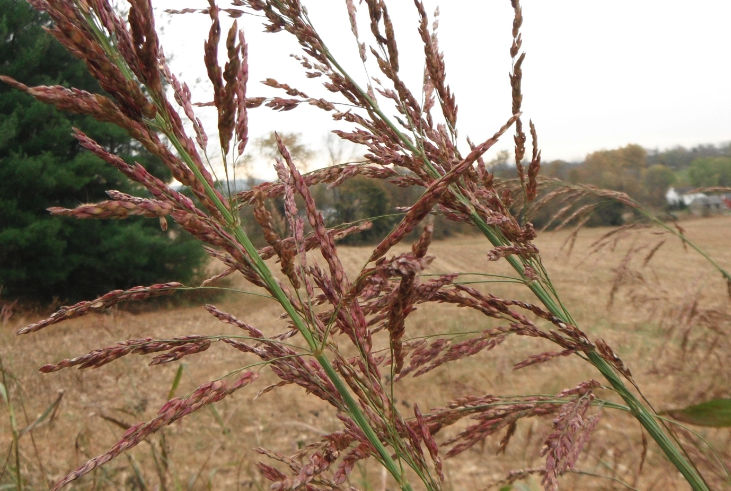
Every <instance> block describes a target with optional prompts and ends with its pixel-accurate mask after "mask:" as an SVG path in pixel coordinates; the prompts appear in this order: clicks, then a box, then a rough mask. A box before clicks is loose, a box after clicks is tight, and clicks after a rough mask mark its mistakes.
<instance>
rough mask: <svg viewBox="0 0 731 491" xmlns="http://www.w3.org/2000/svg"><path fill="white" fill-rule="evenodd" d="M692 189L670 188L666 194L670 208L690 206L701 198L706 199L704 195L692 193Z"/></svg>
mask: <svg viewBox="0 0 731 491" xmlns="http://www.w3.org/2000/svg"><path fill="white" fill-rule="evenodd" d="M691 190H692V188H678V189H675V188H672V187H671V188H670V189H668V192H667V193H665V199H666V200H667V202H668V204H669V205H670V206H690V204H691V203H692V202H693V201H695V200H696V199H699V198H705V197H706V195H705V194H703V193H690V192H689V191H691Z"/></svg>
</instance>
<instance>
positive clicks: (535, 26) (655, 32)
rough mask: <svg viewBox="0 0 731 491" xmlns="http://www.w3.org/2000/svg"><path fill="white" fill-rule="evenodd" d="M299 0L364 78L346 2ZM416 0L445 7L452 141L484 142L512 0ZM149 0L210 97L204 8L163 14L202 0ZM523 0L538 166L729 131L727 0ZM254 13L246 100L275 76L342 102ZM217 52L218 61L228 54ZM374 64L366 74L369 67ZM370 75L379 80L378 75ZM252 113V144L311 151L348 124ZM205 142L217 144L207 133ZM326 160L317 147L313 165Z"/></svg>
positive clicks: (174, 49)
mask: <svg viewBox="0 0 731 491" xmlns="http://www.w3.org/2000/svg"><path fill="white" fill-rule="evenodd" d="M303 1H304V3H305V5H306V6H307V8H308V10H309V12H310V16H311V18H312V20H313V22H314V24H315V27H316V28H317V29H318V31H319V32H320V34H321V36H322V37H323V38H324V40H325V43H326V44H327V45H328V46H329V47H330V49H331V50H332V51H333V52H334V53H335V56H336V57H337V58H339V59H340V60H342V64H343V65H344V66H345V67H346V69H347V70H348V71H349V72H350V73H351V74H352V75H354V76H356V77H357V78H358V79H359V81H360V82H361V85H365V84H364V81H365V74H364V71H363V69H362V67H361V65H360V60H359V58H358V55H357V48H356V44H355V41H354V40H353V38H352V36H351V34H350V26H349V23H348V19H347V12H346V7H345V2H344V1H342V0H337V1H336V0H316V1H312V0H310V1H307V0H303ZM356 4H357V1H356ZM425 4H426V6H427V11H428V12H429V13H430V16H431V13H432V12H433V11H434V9H435V8H436V6H439V7H440V10H441V16H440V27H439V33H440V34H439V37H440V43H441V48H442V50H443V51H444V54H445V60H446V67H447V81H448V83H449V84H450V86H451V87H452V90H453V92H454V93H455V94H456V97H457V103H458V105H459V115H458V129H459V136H460V137H461V138H462V139H464V137H466V136H470V137H471V138H472V140H475V141H478V140H484V139H485V138H487V137H489V136H490V135H492V134H493V133H494V131H495V130H496V129H497V128H498V127H499V126H500V125H502V124H503V123H504V122H505V121H506V120H507V119H508V117H509V116H510V86H509V81H508V72H509V70H510V66H511V65H510V63H511V61H510V55H509V53H508V50H509V47H510V43H511V28H512V15H513V13H512V8H511V7H510V2H509V1H508V0H499V1H498V0H482V1H474V0H471V1H467V0H449V1H441V2H439V1H434V0H426V1H425ZM154 5H155V6H156V9H158V10H159V16H158V23H160V24H161V25H165V27H164V35H163V36H162V40H163V45H164V48H165V51H166V53H167V54H168V56H172V57H173V61H172V63H171V66H172V69H173V71H174V72H175V73H176V74H178V75H181V79H182V80H185V81H187V82H188V84H189V85H191V88H192V90H193V94H194V95H193V98H194V101H208V100H211V99H212V97H211V96H209V95H207V94H208V92H207V87H208V85H207V78H206V75H205V68H204V66H203V62H202V59H203V40H204V39H205V38H206V36H207V32H208V28H209V26H210V21H209V19H208V17H207V16H205V15H200V14H188V15H183V16H169V15H167V14H163V13H162V10H163V9H164V8H176V9H181V8H184V7H194V8H204V7H206V6H207V2H204V1H202V0H159V1H157V2H154ZM387 5H388V7H389V12H390V14H391V16H392V18H393V19H394V25H395V29H396V35H397V38H398V41H399V52H400V63H401V71H400V75H401V76H402V77H403V78H404V79H405V81H406V83H407V84H408V85H409V86H410V87H411V90H412V91H413V92H415V93H420V92H421V91H420V87H421V74H422V70H423V56H422V55H423V51H422V47H421V44H420V39H419V36H418V33H417V31H416V29H417V22H418V16H417V13H416V9H415V7H414V5H413V3H412V1H410V0H391V1H389V2H387ZM522 5H523V15H524V18H525V21H524V23H523V27H522V32H523V50H524V51H526V52H527V57H526V61H525V63H524V65H523V93H524V99H523V111H524V117H525V119H526V120H527V119H528V118H531V119H532V120H533V121H534V123H535V124H536V127H537V129H538V137H539V143H540V147H541V148H542V150H543V160H544V162H546V161H550V160H553V159H565V160H580V159H583V157H584V156H585V155H586V154H587V153H589V152H592V151H595V150H600V149H609V148H617V147H620V146H623V145H626V144H628V143H638V144H640V145H642V146H644V147H646V148H660V149H663V148H668V147H672V146H675V145H684V146H692V145H696V144H700V143H721V142H725V141H729V140H731V63H730V62H729V61H730V60H731V28H729V19H731V1H729V0H694V1H693V2H688V1H684V2H681V1H672V0H614V1H612V2H609V1H596V0H594V1H590V0H561V1H558V0H553V1H550V0H523V1H522ZM221 6H225V5H223V4H221ZM359 16H360V20H359V22H360V33H361V39H370V38H369V37H367V35H369V34H370V30H369V28H368V24H367V8H366V6H365V5H364V4H363V5H360V8H359ZM261 20H262V19H258V18H254V17H249V16H246V17H244V18H242V19H239V24H240V25H243V26H244V29H245V32H246V36H247V40H248V42H249V56H250V61H249V63H250V84H249V87H248V94H249V96H258V95H262V96H271V95H274V94H275V93H276V94H277V95H280V96H282V97H287V96H286V95H285V94H284V93H283V92H281V91H277V92H274V91H273V90H271V89H269V88H268V87H264V86H263V85H261V84H259V83H258V82H259V81H261V80H264V79H265V78H267V77H272V78H275V79H277V80H278V81H279V82H282V83H289V84H290V85H292V86H294V87H297V88H298V89H300V90H302V91H304V92H306V93H307V94H308V95H310V96H312V97H318V98H319V97H324V98H326V99H328V100H332V101H335V100H339V99H337V98H336V96H335V95H334V94H331V93H329V92H328V91H326V90H325V89H324V88H322V87H321V86H320V85H318V80H319V79H314V80H308V79H306V78H305V77H304V76H303V72H302V69H301V67H300V65H299V64H298V63H297V62H296V61H295V60H293V59H292V58H289V57H288V55H289V54H290V53H298V54H299V52H300V51H299V46H298V45H297V44H296V43H295V42H294V41H293V39H292V38H291V36H290V35H289V34H287V33H284V32H282V33H277V34H267V33H263V32H262V27H261V23H260V21H261ZM430 20H431V19H430ZM225 22H228V21H225ZM224 29H227V25H226V24H225V25H224ZM224 35H225V31H224ZM219 59H220V60H223V59H224V56H223V53H221V56H220V57H219ZM369 61H373V57H372V56H371V57H369ZM370 69H371V74H372V75H373V74H376V73H377V70H376V69H375V68H373V67H370ZM376 76H377V75H376ZM378 78H380V79H381V80H382V81H384V82H385V77H383V76H381V77H378ZM196 81H198V83H196ZM199 112H200V113H201V115H202V116H203V120H204V123H205V126H206V128H207V129H208V133H209V136H211V135H212V134H213V133H214V132H215V115H214V114H213V113H212V112H211V110H210V109H207V110H199ZM249 114H250V123H251V124H250V128H249V132H250V137H251V138H252V139H253V138H256V137H258V136H262V135H266V134H268V133H269V132H270V131H272V130H277V131H284V132H292V131H294V132H300V133H302V134H303V137H304V140H305V141H306V142H307V143H308V144H309V145H310V146H311V147H312V148H313V149H316V150H317V149H321V148H322V145H323V140H324V138H325V136H326V134H327V133H328V132H329V131H330V130H332V129H335V128H340V129H348V127H349V126H348V125H347V124H345V125H343V124H342V123H335V122H333V121H332V120H331V119H330V116H329V113H325V112H324V111H321V110H319V109H315V108H310V107H308V106H305V105H302V106H300V107H299V108H297V109H294V110H292V111H289V112H285V113H275V112H274V111H272V110H270V109H268V108H264V107H262V108H259V109H255V110H252V111H250V113H249ZM511 139H512V138H510V136H509V135H506V136H504V137H503V141H501V142H500V143H499V144H498V145H497V146H496V147H495V149H494V150H493V154H494V152H496V151H498V150H500V149H509V148H512V146H511V142H510V140H511ZM211 140H212V143H214V144H215V142H216V139H215V137H214V138H211ZM318 162H319V165H318ZM324 163H325V157H324V155H323V156H322V157H321V158H316V159H315V162H313V166H315V167H317V166H320V165H324ZM255 173H256V174H257V175H258V176H261V177H271V176H272V173H271V166H270V164H268V163H266V162H257V167H256V169H255Z"/></svg>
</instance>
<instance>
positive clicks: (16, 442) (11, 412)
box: [0, 356, 23, 491]
mask: <svg viewBox="0 0 731 491" xmlns="http://www.w3.org/2000/svg"><path fill="white" fill-rule="evenodd" d="M0 372H2V377H3V392H4V394H3V395H4V396H5V397H4V399H5V403H6V404H7V406H8V417H9V418H10V431H11V432H12V436H13V442H12V445H13V449H14V457H15V479H16V485H17V489H18V491H23V476H22V474H21V472H20V435H19V432H18V424H17V421H16V418H15V409H14V408H13V404H12V403H11V402H10V388H9V387H8V378H7V376H6V374H5V367H4V366H3V358H2V356H0Z"/></svg>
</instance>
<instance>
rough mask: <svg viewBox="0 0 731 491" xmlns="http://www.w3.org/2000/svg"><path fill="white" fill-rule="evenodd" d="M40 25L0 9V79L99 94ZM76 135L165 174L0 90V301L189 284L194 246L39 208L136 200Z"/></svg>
mask: <svg viewBox="0 0 731 491" xmlns="http://www.w3.org/2000/svg"><path fill="white" fill-rule="evenodd" d="M45 25H48V19H47V17H45V16H44V15H43V14H39V13H38V12H36V11H35V10H34V9H32V8H31V7H30V6H29V5H28V4H27V3H26V2H25V1H22V0H0V73H2V74H4V75H9V76H11V77H13V78H15V79H16V80H19V81H21V82H23V83H24V84H26V85H28V86H35V85H56V84H57V85H64V86H67V87H78V88H81V89H84V90H87V91H89V92H97V93H98V92H101V89H100V87H99V86H98V84H97V83H96V81H95V80H94V79H93V78H92V77H91V76H90V75H89V74H88V73H87V71H86V67H85V65H84V63H83V62H81V61H79V60H77V59H76V58H74V57H73V56H71V55H70V54H69V53H68V52H67V51H66V50H65V49H64V48H63V47H62V46H61V45H60V44H58V43H57V42H56V41H55V40H54V39H53V38H52V37H51V36H50V35H48V34H47V33H46V32H44V30H43V27H44V26H45ZM72 127H78V128H80V129H81V130H82V131H84V132H85V133H86V134H88V135H89V136H91V137H92V138H94V139H95V140H96V141H98V142H99V143H100V144H101V145H103V146H104V147H105V148H106V149H107V150H108V151H110V152H113V153H116V154H118V155H119V156H120V157H122V158H124V159H125V160H127V161H129V162H132V161H137V162H140V163H141V164H143V165H144V166H145V167H146V168H147V169H148V170H149V171H150V172H151V173H153V174H155V175H156V176H157V177H160V178H161V179H163V180H167V179H170V174H169V172H168V171H167V169H166V168H165V166H164V165H163V164H162V163H161V162H159V161H158V160H157V159H155V158H154V157H152V156H151V155H149V154H147V153H146V152H145V151H144V149H141V148H140V147H139V146H138V145H136V144H135V143H134V142H133V141H132V140H131V139H130V137H129V136H128V135H127V134H126V133H125V132H124V131H123V130H121V129H119V128H117V127H115V126H113V125H111V124H105V123H99V122H97V121H95V120H93V119H91V118H90V117H88V116H79V115H73V114H68V113H63V112H60V111H57V110H56V109H54V108H53V107H52V106H49V105H46V104H43V103H40V102H37V101H35V100H34V99H33V98H32V97H31V96H29V95H27V94H24V93H21V92H20V91H17V90H14V89H11V88H10V87H8V86H6V85H4V84H1V83H0V285H2V286H3V288H4V289H3V296H11V297H24V298H36V299H48V298H51V297H53V296H57V297H59V298H61V299H62V300H64V301H72V300H76V299H78V298H81V297H93V296H95V295H98V294H100V293H104V292H105V291H107V290H110V289H114V288H128V287H131V286H135V285H140V284H150V283H155V282H160V281H169V280H173V279H176V280H183V281H185V280H186V279H188V278H190V277H191V276H192V274H193V273H194V270H195V268H196V267H197V266H198V265H199V264H200V263H201V260H202V257H203V254H202V250H201V248H200V246H199V245H198V244H197V243H196V242H195V241H193V240H192V239H190V238H189V237H188V236H187V235H186V234H183V233H180V232H179V231H176V230H173V229H171V230H170V231H168V232H166V233H165V232H162V231H161V230H160V227H159V224H158V222H157V220H149V219H128V220H124V221H98V220H75V219H71V218H60V217H53V216H50V215H49V214H48V212H47V211H46V208H48V207H51V206H62V207H68V208H73V207H75V206H77V205H79V204H80V203H83V202H97V201H103V200H104V199H107V196H106V195H105V193H104V192H105V191H106V190H109V189H117V190H119V191H123V192H128V193H131V194H134V193H135V192H138V193H139V192H140V190H139V188H135V187H134V186H133V185H132V183H130V182H129V181H128V180H127V179H126V178H125V177H124V176H123V175H122V174H121V173H120V172H119V171H117V170H116V169H114V168H112V167H111V166H109V165H108V164H106V163H105V162H103V161H102V160H101V159H99V158H97V157H95V156H94V155H92V154H91V153H89V152H86V151H84V150H83V149H81V147H80V146H79V145H78V143H77V142H76V140H75V139H74V138H73V137H72V136H71V128H72Z"/></svg>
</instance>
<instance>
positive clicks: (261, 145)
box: [254, 132, 314, 169]
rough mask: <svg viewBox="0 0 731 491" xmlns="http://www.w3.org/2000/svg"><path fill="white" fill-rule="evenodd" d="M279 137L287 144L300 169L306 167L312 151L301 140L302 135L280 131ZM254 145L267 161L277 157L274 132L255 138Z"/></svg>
mask: <svg viewBox="0 0 731 491" xmlns="http://www.w3.org/2000/svg"><path fill="white" fill-rule="evenodd" d="M279 137H280V138H281V139H282V141H283V142H284V144H285V145H287V148H288V149H289V153H290V155H292V159H294V161H295V162H297V164H298V165H299V166H300V168H301V169H306V168H307V162H308V161H309V160H310V159H311V158H312V157H313V155H314V152H313V151H312V149H310V148H309V147H308V146H307V144H306V143H304V142H302V135H301V134H300V133H280V134H279ZM254 145H255V147H256V149H257V150H258V151H259V153H260V154H261V156H262V157H265V158H266V159H267V160H268V161H273V160H274V159H275V158H278V157H279V151H278V150H277V138H276V136H275V134H274V132H271V133H269V134H268V135H267V136H263V137H261V138H257V139H256V140H255V141H254Z"/></svg>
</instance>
